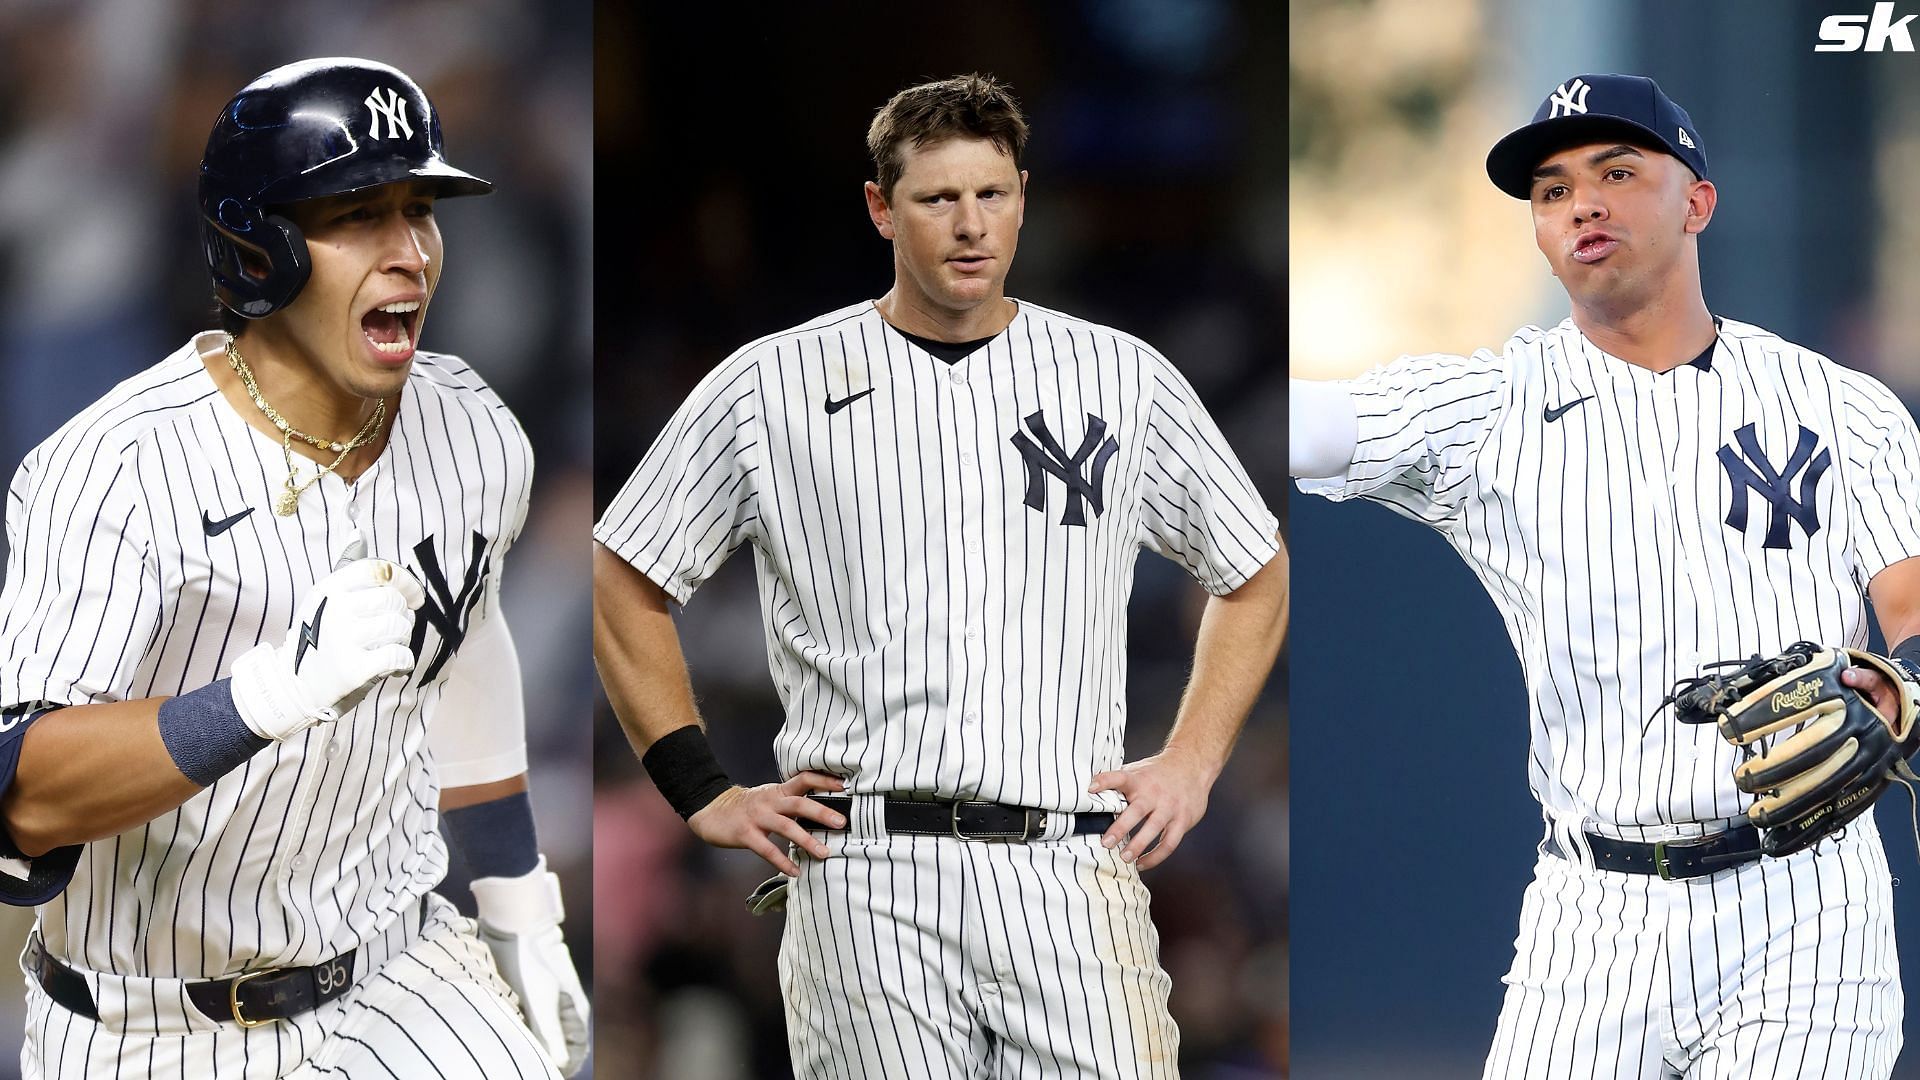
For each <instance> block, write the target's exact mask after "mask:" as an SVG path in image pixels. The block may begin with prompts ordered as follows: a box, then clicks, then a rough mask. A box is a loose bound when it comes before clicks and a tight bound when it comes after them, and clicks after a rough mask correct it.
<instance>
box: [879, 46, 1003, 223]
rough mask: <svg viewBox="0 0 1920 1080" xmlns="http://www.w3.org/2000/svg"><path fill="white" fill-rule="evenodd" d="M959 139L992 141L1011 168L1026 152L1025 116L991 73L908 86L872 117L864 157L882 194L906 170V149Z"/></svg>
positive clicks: (886, 194)
mask: <svg viewBox="0 0 1920 1080" xmlns="http://www.w3.org/2000/svg"><path fill="white" fill-rule="evenodd" d="M957 136H970V137H972V138H976V139H991V140H992V141H993V145H995V146H997V147H999V148H1000V152H1001V153H1003V154H1006V155H1007V156H1008V157H1011V158H1012V159H1013V164H1014V167H1015V168H1018V167H1019V165H1020V155H1021V154H1023V153H1025V152H1026V149H1027V118H1026V115H1025V114H1023V113H1022V112H1021V111H1020V103H1019V102H1018V101H1016V100H1015V99H1014V96H1013V92H1012V91H1011V90H1009V89H1007V87H1006V85H1005V84H1004V83H1002V82H1000V81H999V80H997V79H995V78H994V77H993V76H991V75H982V74H980V73H978V72H975V73H974V74H971V75H956V76H954V77H953V78H951V79H941V80H940V81H938V82H930V83H921V84H920V85H919V86H909V87H907V88H906V89H905V90H902V91H900V92H899V93H897V94H895V95H893V99H892V100H890V101H888V102H887V103H886V104H885V105H883V106H881V108H880V111H879V112H878V113H875V114H874V117H873V123H872V124H869V125H868V126H867V153H868V154H870V155H872V157H873V166H874V168H875V169H876V170H878V172H879V179H878V181H877V182H878V183H879V185H880V194H881V195H882V196H884V197H886V198H889V199H891V198H892V197H893V185H895V184H897V183H899V182H900V174H901V173H903V172H905V171H906V167H907V165H906V146H907V144H908V143H911V144H912V145H913V146H914V147H915V148H916V149H917V148H919V147H922V146H925V145H927V144H928V143H933V142H941V141H944V140H946V139H951V138H955V137H957Z"/></svg>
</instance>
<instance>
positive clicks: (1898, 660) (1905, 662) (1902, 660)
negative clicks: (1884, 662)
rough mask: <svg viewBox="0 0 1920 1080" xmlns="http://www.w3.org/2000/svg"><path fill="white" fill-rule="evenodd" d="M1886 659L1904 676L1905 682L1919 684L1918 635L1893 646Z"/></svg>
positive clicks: (1919, 656) (1919, 655)
mask: <svg viewBox="0 0 1920 1080" xmlns="http://www.w3.org/2000/svg"><path fill="white" fill-rule="evenodd" d="M1887 658H1888V659H1889V660H1892V661H1893V663H1894V666H1895V667H1897V668H1899V669H1900V670H1901V672H1902V673H1904V674H1905V675H1906V677H1907V681H1909V682H1913V683H1920V634H1915V635H1914V636H1912V637H1910V638H1908V639H1907V640H1905V641H1903V642H1901V643H1900V644H1898V645H1895V646H1894V647H1893V652H1891V653H1889V654H1887Z"/></svg>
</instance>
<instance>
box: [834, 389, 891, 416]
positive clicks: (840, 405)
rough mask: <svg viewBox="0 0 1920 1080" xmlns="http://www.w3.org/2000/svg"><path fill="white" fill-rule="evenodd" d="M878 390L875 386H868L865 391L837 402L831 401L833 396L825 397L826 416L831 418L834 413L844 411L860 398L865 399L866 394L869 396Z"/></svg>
mask: <svg viewBox="0 0 1920 1080" xmlns="http://www.w3.org/2000/svg"><path fill="white" fill-rule="evenodd" d="M878 389H879V387H877V386H869V387H867V388H866V389H865V390H862V391H860V392H859V393H857V394H855V395H853V396H852V397H843V398H841V399H840V400H839V401H835V400H833V395H831V394H829V395H827V415H828V416H832V415H833V414H834V413H837V412H839V411H840V410H841V409H844V408H846V407H847V406H849V405H851V404H853V403H854V402H856V401H859V400H860V399H861V398H863V397H866V396H867V395H868V394H871V393H873V392H874V391H875V390H878Z"/></svg>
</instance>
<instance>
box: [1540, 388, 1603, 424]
mask: <svg viewBox="0 0 1920 1080" xmlns="http://www.w3.org/2000/svg"><path fill="white" fill-rule="evenodd" d="M1592 400H1593V395H1592V394H1588V395H1587V396H1586V397H1583V398H1574V399H1573V400H1572V401H1569V402H1567V403H1566V404H1565V405H1562V406H1560V407H1559V408H1557V409H1556V408H1554V407H1553V406H1551V405H1549V406H1547V423H1549V424H1551V423H1553V422H1554V421H1555V420H1558V419H1560V418H1561V417H1563V416H1565V415H1567V412H1568V410H1570V409H1572V408H1573V407H1574V406H1575V405H1578V404H1580V403H1581V402H1583V401H1592Z"/></svg>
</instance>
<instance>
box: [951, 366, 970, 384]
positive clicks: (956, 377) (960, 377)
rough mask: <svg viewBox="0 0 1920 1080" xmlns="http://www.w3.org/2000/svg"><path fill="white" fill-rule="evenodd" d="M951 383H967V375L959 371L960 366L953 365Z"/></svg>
mask: <svg viewBox="0 0 1920 1080" xmlns="http://www.w3.org/2000/svg"><path fill="white" fill-rule="evenodd" d="M953 381H954V382H966V381H967V373H966V372H964V371H962V370H960V365H958V364H955V365H954V367H953Z"/></svg>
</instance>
